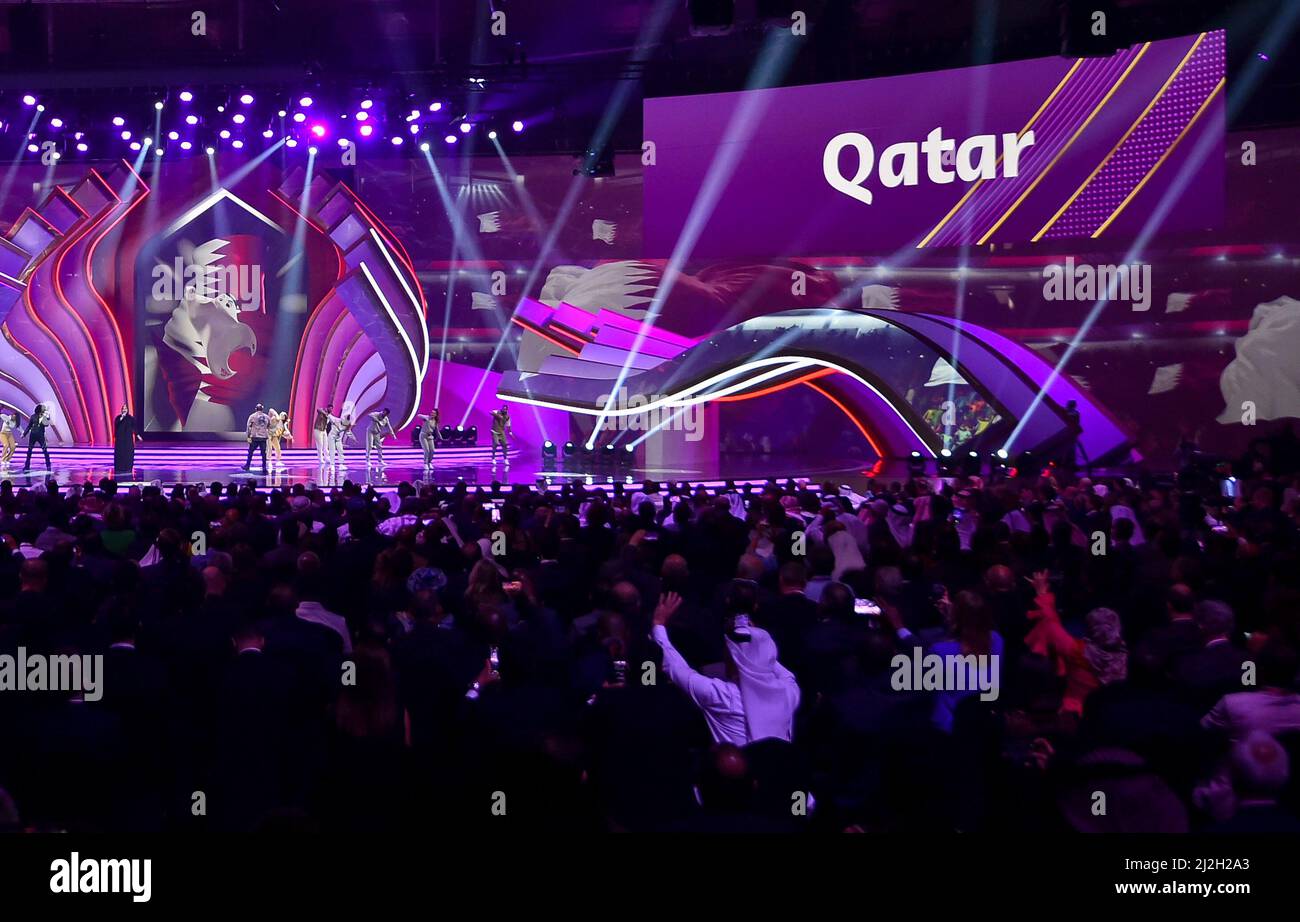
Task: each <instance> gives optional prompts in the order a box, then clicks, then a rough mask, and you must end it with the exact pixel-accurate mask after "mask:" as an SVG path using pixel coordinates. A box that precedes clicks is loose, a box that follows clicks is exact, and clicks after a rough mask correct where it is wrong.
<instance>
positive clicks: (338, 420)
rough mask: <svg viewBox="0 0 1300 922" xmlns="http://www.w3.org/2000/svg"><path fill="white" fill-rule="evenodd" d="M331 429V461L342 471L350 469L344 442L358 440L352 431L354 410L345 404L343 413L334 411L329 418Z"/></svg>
mask: <svg viewBox="0 0 1300 922" xmlns="http://www.w3.org/2000/svg"><path fill="white" fill-rule="evenodd" d="M329 423H330V429H329V438H330V450H329V452H328V454H329V458H330V463H331V464H333V465H334V466H335V467H337V468H338V469H339V470H341V471H346V470H347V469H348V462H347V458H346V457H345V456H344V454H343V444H344V442H347V441H349V440H351V441H356V438H357V437H356V434H355V433H353V431H352V426H353V423H354V420H353V419H352V412H351V411H350V410H349V409H348V408H347V406H346V405H345V406H344V407H343V413H342V414H341V415H339V416H335V415H333V414H332V413H331V414H330V418H329Z"/></svg>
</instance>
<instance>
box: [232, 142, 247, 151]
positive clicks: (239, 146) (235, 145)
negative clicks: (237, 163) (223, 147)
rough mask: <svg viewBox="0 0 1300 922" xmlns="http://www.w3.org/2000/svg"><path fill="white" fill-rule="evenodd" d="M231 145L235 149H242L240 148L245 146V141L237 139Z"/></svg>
mask: <svg viewBox="0 0 1300 922" xmlns="http://www.w3.org/2000/svg"><path fill="white" fill-rule="evenodd" d="M230 146H231V147H233V148H234V149H235V150H240V149H242V148H243V146H244V142H243V141H238V140H237V141H235V142H234V143H233V144H231V145H230Z"/></svg>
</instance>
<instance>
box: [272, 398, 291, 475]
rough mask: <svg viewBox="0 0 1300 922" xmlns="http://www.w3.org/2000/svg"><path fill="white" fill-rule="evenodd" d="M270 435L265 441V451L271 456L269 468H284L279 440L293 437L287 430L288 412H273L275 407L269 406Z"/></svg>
mask: <svg viewBox="0 0 1300 922" xmlns="http://www.w3.org/2000/svg"><path fill="white" fill-rule="evenodd" d="M270 416H271V436H270V438H268V439H267V441H266V447H267V451H268V453H269V455H270V458H271V470H273V471H274V470H281V471H282V470H284V461H283V455H282V454H281V451H280V441H281V440H282V439H284V440H291V439H293V434H292V433H291V432H290V431H289V412H288V411H287V410H286V411H285V412H283V413H277V412H275V407H272V408H271V412H270Z"/></svg>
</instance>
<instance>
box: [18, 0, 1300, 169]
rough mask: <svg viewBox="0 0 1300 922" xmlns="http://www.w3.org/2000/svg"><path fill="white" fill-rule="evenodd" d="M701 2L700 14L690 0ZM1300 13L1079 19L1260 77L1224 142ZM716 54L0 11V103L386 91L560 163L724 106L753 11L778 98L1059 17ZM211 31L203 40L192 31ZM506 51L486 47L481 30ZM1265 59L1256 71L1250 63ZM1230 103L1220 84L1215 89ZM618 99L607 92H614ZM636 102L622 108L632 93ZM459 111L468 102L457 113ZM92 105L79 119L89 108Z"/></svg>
mask: <svg viewBox="0 0 1300 922" xmlns="http://www.w3.org/2000/svg"><path fill="white" fill-rule="evenodd" d="M692 2H700V0H692ZM1298 3H1300V0H1240V2H1231V0H1109V2H1102V0H1090V2H1089V3H1088V6H1089V7H1093V6H1098V5H1101V6H1109V7H1111V8H1112V14H1111V15H1112V17H1113V18H1114V21H1115V22H1116V23H1117V24H1118V25H1119V26H1120V27H1121V28H1123V29H1124V31H1125V33H1126V34H1127V35H1128V36H1129V37H1131V38H1134V39H1150V38H1161V37H1166V36H1172V35H1179V34H1186V33H1189V32H1194V31H1200V30H1203V29H1208V28H1215V27H1227V28H1228V29H1229V48H1230V51H1229V54H1230V59H1231V60H1230V68H1229V70H1230V78H1229V79H1230V81H1231V80H1232V79H1233V77H1234V75H1235V74H1238V73H1240V72H1241V71H1242V70H1243V69H1244V68H1247V67H1255V68H1261V67H1263V69H1264V70H1265V71H1266V73H1265V74H1264V75H1263V79H1261V80H1260V81H1259V83H1258V85H1257V86H1256V87H1255V88H1254V90H1253V91H1252V92H1251V93H1250V94H1247V98H1244V99H1243V102H1242V104H1241V105H1240V107H1239V108H1238V109H1237V110H1236V111H1234V112H1233V115H1232V118H1233V121H1234V124H1235V125H1236V126H1238V127H1240V126H1241V125H1253V124H1275V123H1290V122H1297V121H1300V78H1297V74H1298V73H1300V66H1297V54H1296V50H1295V47H1296V43H1295V42H1294V41H1293V40H1292V37H1291V36H1289V35H1286V34H1284V33H1285V30H1282V29H1280V27H1279V23H1280V22H1281V21H1282V20H1283V19H1284V18H1285V17H1284V13H1285V11H1286V10H1287V9H1288V8H1291V7H1294V6H1295V5H1296V4H1298ZM734 6H735V23H734V25H733V27H732V28H731V29H730V31H728V32H727V33H726V34H721V35H699V34H695V32H696V30H693V29H692V19H691V16H690V15H689V14H688V11H687V2H686V0H204V2H202V3H197V2H194V0H150V2H117V0H101V2H78V0H36V2H18V0H0V92H3V93H5V94H6V95H7V96H12V95H13V94H15V93H17V94H20V95H21V94H22V93H25V92H43V93H47V94H48V93H59V94H78V95H80V96H82V97H84V98H85V99H90V98H93V97H95V96H99V95H103V94H111V95H112V97H113V98H114V99H115V100H120V99H122V97H123V96H126V97H128V98H129V97H130V96H131V95H132V94H139V95H140V96H141V97H142V98H143V97H145V96H148V95H149V94H156V93H157V92H158V91H159V90H160V89H161V90H163V91H166V90H168V89H169V88H172V89H174V88H176V87H178V86H180V85H189V86H215V85H221V86H226V87H231V88H233V87H241V86H247V87H260V88H262V89H264V90H265V89H266V88H273V87H280V88H282V89H283V91H284V92H286V93H294V92H299V91H308V90H309V89H311V88H316V89H317V90H318V91H321V92H325V91H327V90H328V88H329V87H332V86H338V87H352V88H355V87H358V86H360V87H368V86H373V87H382V88H385V89H386V90H387V91H388V92H390V93H396V94H403V93H412V94H417V95H429V94H435V95H441V96H444V97H447V98H454V97H455V96H456V95H457V94H464V95H465V96H466V97H467V101H466V108H467V109H469V110H480V111H492V110H493V109H497V110H500V111H502V112H518V113H522V114H523V115H524V116H527V117H536V116H537V114H539V113H542V112H545V113H547V116H546V119H545V121H546V124H547V125H548V126H549V129H548V132H539V133H537V134H534V135H532V136H531V142H532V143H533V144H535V145H542V146H545V145H553V146H570V147H571V146H572V145H573V144H574V139H575V137H579V136H584V135H587V134H590V132H591V130H592V127H593V125H594V123H595V122H596V121H598V120H599V119H600V117H601V115H602V113H606V112H609V111H613V110H611V107H610V101H611V99H621V100H622V101H623V102H624V103H625V104H624V105H623V106H622V107H621V108H618V107H615V109H616V110H617V117H616V118H615V119H613V121H614V123H615V124H614V133H613V136H614V142H615V144H616V145H617V146H620V147H635V146H636V145H637V143H638V134H639V119H640V105H639V101H640V98H641V97H642V96H643V95H676V94H684V93H699V92H708V91H716V90H728V89H738V88H741V87H743V86H744V85H745V84H746V80H747V78H748V77H749V75H750V72H751V68H752V67H753V65H754V63H755V61H756V60H757V59H758V58H759V56H760V51H761V50H762V48H763V46H764V42H765V41H766V40H767V36H768V34H769V30H770V29H771V28H772V26H771V24H770V23H771V20H767V21H766V22H765V21H763V20H761V19H760V18H759V16H758V11H759V9H760V6H761V7H762V8H765V9H767V10H769V11H771V10H775V11H777V12H778V13H780V12H783V11H784V12H786V13H787V14H788V11H789V10H792V9H798V10H802V11H804V12H806V13H807V17H808V37H807V39H806V42H805V43H803V44H802V45H801V47H800V49H799V51H798V53H797V54H796V55H795V57H794V58H793V60H791V61H790V62H789V64H788V66H787V68H786V70H785V71H784V73H783V74H782V75H781V77H780V78H779V82H783V83H807V82H815V81H824V80H839V79H851V78H858V77H868V76H875V75H883V74H891V73H902V72H908V71H919V70H931V69H937V68H945V67H957V66H962V65H966V64H972V63H982V62H987V61H999V60H1008V59H1014V58H1025V57H1036V56H1042V55H1052V54H1058V53H1060V52H1061V34H1060V33H1061V20H1062V13H1061V7H1062V6H1063V3H1062V2H1059V0H806V2H800V0H795V2H785V3H783V2H781V0H735V4H734ZM196 8H200V9H202V10H203V11H204V12H205V13H206V17H207V19H206V34H204V35H197V36H196V35H194V34H193V31H194V30H193V29H192V20H191V16H192V13H193V11H194V10H195V9H196ZM497 13H503V14H504V16H505V26H506V34H505V35H504V36H499V35H493V34H492V28H491V27H492V23H493V17H494V14H497ZM1270 41H1271V42H1273V43H1274V44H1275V45H1276V46H1277V47H1273V48H1270V49H1269V50H1270V51H1271V52H1272V53H1271V54H1270V55H1269V61H1268V62H1267V66H1266V67H1264V66H1263V65H1261V64H1259V63H1256V62H1259V61H1260V60H1261V59H1260V58H1259V57H1258V54H1259V50H1260V48H1261V47H1263V46H1262V45H1261V43H1264V42H1270ZM1230 86H1231V82H1230ZM620 88H621V92H620ZM629 90H630V91H631V92H628V91H629ZM469 97H473V98H472V99H471V98H469ZM87 104H89V103H87Z"/></svg>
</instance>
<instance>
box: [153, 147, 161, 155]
mask: <svg viewBox="0 0 1300 922" xmlns="http://www.w3.org/2000/svg"><path fill="white" fill-rule="evenodd" d="M153 155H154V156H155V157H161V156H162V148H161V147H155V148H154V151H153Z"/></svg>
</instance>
